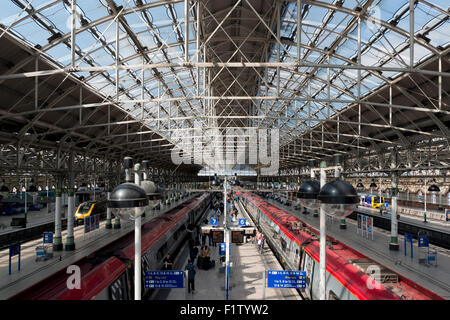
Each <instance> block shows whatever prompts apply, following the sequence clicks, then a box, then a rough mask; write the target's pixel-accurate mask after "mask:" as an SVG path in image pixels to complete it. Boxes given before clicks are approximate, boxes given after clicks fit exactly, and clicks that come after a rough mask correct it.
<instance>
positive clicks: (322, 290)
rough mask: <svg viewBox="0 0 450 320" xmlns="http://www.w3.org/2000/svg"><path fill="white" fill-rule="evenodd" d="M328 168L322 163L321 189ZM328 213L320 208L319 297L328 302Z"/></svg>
mask: <svg viewBox="0 0 450 320" xmlns="http://www.w3.org/2000/svg"><path fill="white" fill-rule="evenodd" d="M326 166H327V163H326V162H325V161H322V162H321V163H320V188H321V189H322V187H323V186H324V185H325V184H326V183H327V173H326V171H325V170H324V169H323V168H325V167H326ZM326 216H327V215H326V212H325V210H324V209H323V208H320V260H319V263H320V269H319V275H320V282H319V283H320V287H319V294H320V295H319V297H320V300H326V292H327V290H326V283H325V279H326V265H327V254H326V247H327V219H326Z"/></svg>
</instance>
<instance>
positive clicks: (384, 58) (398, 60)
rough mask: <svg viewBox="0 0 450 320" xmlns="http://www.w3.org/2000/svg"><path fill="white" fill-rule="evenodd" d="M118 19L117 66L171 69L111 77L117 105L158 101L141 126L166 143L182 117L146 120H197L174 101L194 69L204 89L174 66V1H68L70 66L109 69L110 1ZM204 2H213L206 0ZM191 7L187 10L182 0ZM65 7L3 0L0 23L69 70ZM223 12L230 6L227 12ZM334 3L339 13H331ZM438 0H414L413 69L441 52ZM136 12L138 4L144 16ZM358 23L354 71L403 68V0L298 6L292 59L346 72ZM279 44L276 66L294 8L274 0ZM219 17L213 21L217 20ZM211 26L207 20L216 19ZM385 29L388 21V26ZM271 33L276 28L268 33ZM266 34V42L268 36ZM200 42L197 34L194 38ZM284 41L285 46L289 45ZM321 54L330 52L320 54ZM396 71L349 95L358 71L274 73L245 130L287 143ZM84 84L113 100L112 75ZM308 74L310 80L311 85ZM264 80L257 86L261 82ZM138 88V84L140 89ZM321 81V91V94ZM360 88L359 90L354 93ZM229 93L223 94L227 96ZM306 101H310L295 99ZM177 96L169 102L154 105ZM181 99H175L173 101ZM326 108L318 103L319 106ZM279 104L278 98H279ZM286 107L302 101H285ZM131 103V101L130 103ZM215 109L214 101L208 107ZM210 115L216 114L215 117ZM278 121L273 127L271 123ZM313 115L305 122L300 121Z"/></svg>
mask: <svg viewBox="0 0 450 320" xmlns="http://www.w3.org/2000/svg"><path fill="white" fill-rule="evenodd" d="M112 2H113V3H115V5H116V8H117V9H118V10H119V11H120V12H121V13H122V14H123V17H124V18H125V19H126V25H125V24H124V23H121V24H119V32H118V35H119V59H120V64H121V65H125V66H126V65H128V66H131V65H139V64H141V63H146V64H147V63H164V64H174V65H173V66H164V67H158V68H156V69H157V70H153V69H145V70H144V72H141V70H139V69H129V70H120V71H119V89H120V90H119V100H126V101H127V102H124V103H123V104H121V107H122V108H123V109H125V110H127V111H128V112H130V114H131V115H133V116H134V117H141V116H142V112H143V110H142V105H141V104H139V101H136V102H135V103H133V102H132V100H140V99H144V100H148V99H154V98H157V97H158V96H159V97H161V98H163V100H162V101H161V102H159V103H155V102H150V103H144V106H143V108H144V119H146V120H145V121H146V124H147V125H148V126H149V127H150V128H153V129H155V130H157V131H158V132H159V133H160V134H162V135H163V136H165V137H167V138H169V137H170V133H171V130H174V129H175V128H186V127H192V126H193V122H192V121H191V120H192V119H188V118H185V119H183V120H174V121H154V120H153V119H155V118H158V117H159V118H164V117H197V118H201V117H202V116H204V114H203V110H204V108H205V107H206V105H207V104H208V101H207V100H205V99H201V98H200V99H199V98H195V99H188V100H187V99H184V98H185V97H186V98H194V97H197V90H196V86H197V70H198V72H199V74H198V79H200V82H199V92H200V93H202V92H204V90H205V87H204V83H203V81H202V80H201V79H203V78H204V77H205V76H206V75H205V74H204V70H203V68H199V69H196V68H193V69H188V68H186V67H184V66H181V65H179V63H182V62H183V61H184V51H185V48H184V35H185V22H184V21H185V16H184V1H172V2H170V4H169V3H166V2H165V1H150V0H142V1H137V0H114V1H106V0H78V1H77V18H76V28H77V29H78V28H81V31H80V30H77V35H76V50H77V54H76V65H77V66H78V67H91V66H99V67H100V66H115V64H116V50H117V48H116V22H115V16H114V15H112V14H110V11H111V7H110V4H111V3H112ZM213 2H214V1H213ZM192 3H193V2H192ZM70 4H71V1H55V0H53V1H51V0H33V1H32V0H14V1H13V0H11V1H10V0H5V1H2V10H1V11H0V23H1V24H2V25H3V26H5V27H6V28H8V30H9V31H11V32H13V33H14V34H15V35H17V36H19V37H20V38H22V39H23V40H24V41H26V42H27V43H29V44H31V45H32V46H35V45H40V46H41V47H42V50H43V51H44V52H45V54H47V55H48V56H49V57H50V58H51V59H53V60H54V61H56V62H57V63H59V64H60V65H61V66H64V67H69V66H70V65H71V48H70V31H71V7H70ZM232 5H233V4H231V5H230V8H231V6H232ZM339 5H341V6H339ZM448 5H449V3H448V0H427V1H419V2H418V3H417V4H415V6H414V34H415V36H416V37H419V38H421V39H425V40H426V41H425V42H420V43H418V42H416V43H415V45H414V65H417V64H418V63H420V62H422V61H424V60H425V59H427V58H428V57H430V56H431V55H433V54H435V53H436V52H438V49H437V48H439V47H440V48H445V47H447V46H448V45H449V42H450V37H449V36H448V35H449V34H450V22H449V19H448V17H449V14H448V11H447V10H448ZM142 6H146V7H145V8H146V9H145V10H143V9H142ZM366 6H367V11H366V12H367V15H368V18H367V17H365V16H363V17H362V19H361V26H360V29H361V39H360V41H361V64H362V65H363V66H372V67H390V68H406V67H408V66H409V65H410V50H409V32H410V30H409V29H410V17H409V1H408V0H401V1H397V0H396V1H392V0H374V1H357V0H345V1H332V0H323V1H316V2H314V3H312V4H308V5H304V6H303V8H302V14H303V19H302V32H301V44H302V56H301V61H304V62H308V63H312V64H323V63H329V64H331V65H337V66H348V65H351V64H352V63H354V61H356V60H355V59H356V58H357V57H358V24H357V22H356V20H357V18H356V15H355V9H356V8H357V7H360V8H362V7H366ZM195 15H196V13H195V7H193V8H191V11H190V21H191V24H190V28H189V39H190V43H189V56H190V59H191V61H197V57H196V56H194V54H195V50H196V44H195V39H196V35H197V27H196V24H195V23H193V21H194V17H195ZM280 16H281V25H280V36H281V39H287V40H288V41H283V45H282V46H281V48H280V60H281V61H282V62H296V61H298V57H297V47H296V45H295V43H296V42H297V37H298V34H297V33H296V31H297V20H298V19H297V2H296V1H286V2H282V9H281V13H280ZM221 18H223V15H222V16H221ZM221 18H217V19H218V20H221ZM394 21H395V22H394ZM272 27H273V29H272V32H276V25H274V26H272ZM128 28H129V30H131V32H132V33H133V35H134V36H135V37H136V40H137V41H138V42H139V44H140V45H141V46H143V47H144V48H146V52H147V54H146V55H145V57H143V56H142V54H141V52H140V50H139V48H138V46H137V44H136V42H135V41H134V40H133V39H132V38H131V37H130V33H129V30H127V29H128ZM266 31H267V34H269V31H268V30H266ZM58 33H60V34H61V35H62V36H65V35H68V37H67V38H65V41H63V42H62V41H61V40H59V39H58V38H57V37H56V41H52V42H49V38H51V37H52V36H54V35H55V34H58ZM201 37H202V41H204V40H205V35H204V34H202V35H201ZM293 43H294V45H293ZM330 47H334V52H333V53H332V54H331V55H328V54H327V53H328V50H329V48H330ZM234 50H235V48H234ZM267 50H268V52H267V60H266V61H267V62H276V61H277V60H278V45H277V42H276V41H272V42H271V43H270V45H269V46H268V49H267ZM400 74H401V72H400V71H383V72H382V73H377V72H373V71H370V72H369V71H367V70H362V71H361V74H360V77H361V85H360V88H359V89H358V81H357V79H358V71H357V70H355V69H348V68H332V69H327V68H323V67H320V66H318V67H315V66H302V67H300V68H296V67H295V68H294V67H292V68H290V67H282V68H280V73H279V77H280V84H279V86H280V97H281V99H280V100H277V101H274V100H252V101H253V104H255V105H257V106H258V108H253V109H251V110H253V111H252V112H253V114H249V115H255V116H263V117H261V118H259V119H257V120H255V121H252V122H250V123H253V125H259V126H262V127H264V126H269V127H275V128H279V129H280V141H281V142H282V144H286V143H289V141H292V140H293V139H295V137H296V136H298V135H299V134H301V133H303V132H305V131H306V130H308V129H309V128H311V127H313V126H315V125H317V124H319V123H320V121H321V120H324V119H327V118H329V117H330V116H332V115H333V114H335V113H336V112H338V111H340V110H343V109H344V108H346V107H347V106H349V105H350V104H351V103H349V102H348V101H355V100H357V99H358V92H359V95H360V98H363V97H364V96H366V95H367V94H369V93H371V92H374V91H375V90H377V89H378V88H380V87H381V86H383V85H385V84H386V82H387V79H389V78H394V77H396V76H398V75H400ZM76 75H78V76H83V77H84V78H85V81H86V83H88V84H89V85H90V86H91V87H92V88H93V89H95V90H98V91H99V92H101V93H102V94H103V95H104V96H105V97H106V96H110V97H115V96H116V85H115V82H116V81H115V79H116V71H115V70H105V71H97V72H78V73H77V74H76ZM308 75H313V77H312V78H310V77H308ZM277 76H278V75H277V69H276V68H274V67H268V68H263V72H262V73H261V74H260V76H259V77H257V82H256V83H255V88H257V90H256V95H257V96H269V97H270V96H272V97H275V96H277V84H276V83H277ZM265 78H267V79H268V83H269V87H267V85H266V83H265V82H264V79H265ZM142 80H143V81H144V86H143V87H142V85H141V83H142ZM328 81H330V86H328V85H327V84H328ZM359 90H360V91H359ZM230 95H232V94H231V93H230ZM307 97H313V98H314V99H315V101H311V102H308V101H304V100H306V98H307ZM169 98H178V100H176V101H171V102H169V101H164V99H169ZM182 98H183V99H182ZM329 98H330V99H331V100H333V101H327V100H328V99H329ZM283 99H284V100H283ZM293 99H304V100H303V101H302V100H300V101H295V100H293ZM130 101H131V102H130ZM213 104H215V101H213ZM216 112H217V111H216ZM278 117H282V119H280V120H279V121H276V118H278ZM310 117H313V119H310Z"/></svg>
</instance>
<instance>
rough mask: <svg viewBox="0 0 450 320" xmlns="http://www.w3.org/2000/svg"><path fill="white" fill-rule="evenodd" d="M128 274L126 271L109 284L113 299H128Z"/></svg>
mask: <svg viewBox="0 0 450 320" xmlns="http://www.w3.org/2000/svg"><path fill="white" fill-rule="evenodd" d="M126 283H127V281H126V276H125V272H124V273H123V274H122V275H121V276H120V277H119V278H118V279H117V280H116V281H114V282H113V283H112V284H111V285H110V286H109V294H110V299H111V300H126V299H127V288H126Z"/></svg>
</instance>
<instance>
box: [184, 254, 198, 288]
mask: <svg viewBox="0 0 450 320" xmlns="http://www.w3.org/2000/svg"><path fill="white" fill-rule="evenodd" d="M184 270H187V272H188V293H191V290H192V293H195V273H196V271H195V266H194V264H193V263H192V260H191V259H189V260H188V264H187V265H186V267H185V268H184Z"/></svg>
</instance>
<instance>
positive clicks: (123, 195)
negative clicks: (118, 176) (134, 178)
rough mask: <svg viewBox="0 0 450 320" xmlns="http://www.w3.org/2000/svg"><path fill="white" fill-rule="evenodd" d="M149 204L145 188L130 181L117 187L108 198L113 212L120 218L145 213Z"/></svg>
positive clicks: (134, 217) (109, 206)
mask: <svg viewBox="0 0 450 320" xmlns="http://www.w3.org/2000/svg"><path fill="white" fill-rule="evenodd" d="M147 205H148V198H147V194H146V193H145V190H144V189H142V188H141V187H139V186H138V185H136V184H134V183H130V182H125V183H122V184H120V185H118V186H117V187H115V188H114V190H113V191H112V192H111V195H110V196H109V200H108V208H111V209H112V213H113V214H114V215H115V216H118V217H119V218H120V219H128V220H134V219H136V218H137V217H139V216H141V215H142V214H143V213H144V211H145V207H146V206H147Z"/></svg>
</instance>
